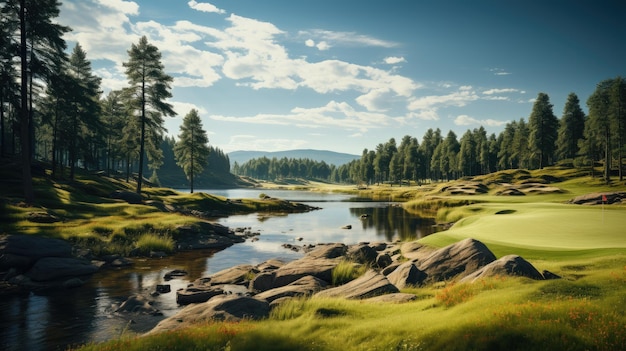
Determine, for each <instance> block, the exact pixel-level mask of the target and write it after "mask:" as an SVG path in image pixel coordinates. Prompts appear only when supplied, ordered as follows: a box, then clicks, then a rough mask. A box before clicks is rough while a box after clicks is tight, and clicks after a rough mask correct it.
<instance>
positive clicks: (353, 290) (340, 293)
mask: <svg viewBox="0 0 626 351" xmlns="http://www.w3.org/2000/svg"><path fill="white" fill-rule="evenodd" d="M398 292H400V291H399V290H398V288H397V287H396V286H395V285H393V284H391V283H390V282H389V280H388V279H387V277H385V276H384V275H382V274H380V273H377V272H376V271H374V270H369V271H367V272H366V273H365V274H363V275H362V276H361V277H359V278H357V279H355V280H353V281H351V282H349V283H346V284H344V285H341V286H338V287H335V288H330V289H327V290H322V291H320V292H318V293H317V294H315V296H320V297H344V298H346V299H367V298H370V297H374V296H379V295H384V294H392V293H398Z"/></svg>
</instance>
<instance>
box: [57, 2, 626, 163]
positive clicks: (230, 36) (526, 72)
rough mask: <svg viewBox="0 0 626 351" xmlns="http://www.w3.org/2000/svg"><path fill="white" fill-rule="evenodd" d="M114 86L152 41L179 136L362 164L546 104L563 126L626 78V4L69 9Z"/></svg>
mask: <svg viewBox="0 0 626 351" xmlns="http://www.w3.org/2000/svg"><path fill="white" fill-rule="evenodd" d="M62 3H63V5H62V6H61V16H60V18H59V19H58V21H59V22H61V23H62V24H65V25H69V26H70V27H72V29H73V31H72V32H71V33H69V34H67V35H66V37H65V39H66V41H67V42H68V46H69V48H68V50H72V49H73V47H74V45H75V44H76V43H77V42H78V43H80V44H81V46H82V47H83V49H84V50H85V51H86V52H87V57H88V58H89V59H90V60H91V61H92V65H93V66H92V67H93V69H94V71H95V73H96V74H97V75H99V76H101V77H102V78H103V81H102V85H103V86H102V87H103V90H104V91H105V93H107V92H108V91H110V90H111V89H119V88H122V87H124V86H125V85H126V84H127V79H126V76H125V75H124V69H123V67H122V63H123V62H125V61H127V60H128V54H127V50H128V49H129V48H130V46H131V44H133V43H137V42H138V40H139V38H140V37H141V36H143V35H145V36H147V38H148V41H149V42H150V43H151V44H153V45H156V46H157V47H158V48H159V50H160V51H161V53H162V55H163V64H164V66H165V71H166V73H168V74H170V75H172V76H173V77H174V83H173V89H172V93H173V98H172V99H171V100H170V103H172V104H173V105H174V108H175V110H176V112H177V113H178V116H177V117H173V118H167V119H166V123H165V126H166V128H167V129H168V134H169V135H173V136H176V135H178V134H179V133H180V131H179V126H180V124H181V122H182V119H183V117H184V116H185V115H186V114H187V113H188V112H189V111H190V110H191V109H192V108H195V109H197V110H198V111H199V113H200V116H201V118H202V122H203V125H204V129H205V130H206V131H207V132H208V134H209V141H210V144H211V145H213V146H216V147H218V148H220V149H222V150H224V151H225V152H231V151H236V150H262V151H279V150H289V149H299V148H310V149H325V150H332V151H338V152H346V153H351V154H361V152H362V150H363V149H364V148H368V149H373V148H374V147H375V146H376V144H378V143H381V142H386V141H387V140H389V138H396V141H398V142H399V141H400V139H401V138H402V137H403V136H404V135H411V136H415V137H417V138H418V140H421V137H422V136H423V135H424V132H425V131H426V130H427V129H428V128H440V129H441V130H442V132H443V133H444V134H445V133H447V132H448V131H449V130H453V131H454V132H455V133H457V135H458V137H459V138H460V137H461V135H462V134H463V133H464V132H465V131H466V130H468V129H474V128H478V127H479V126H481V125H482V126H484V127H485V129H486V130H487V132H488V133H489V134H491V133H496V134H498V133H500V132H501V131H502V129H503V128H504V125H505V124H506V123H507V122H510V121H512V120H518V119H519V118H522V117H523V118H526V119H527V118H528V116H529V115H530V112H531V109H532V104H533V101H534V98H536V96H537V94H538V93H539V92H544V93H547V94H548V95H549V97H550V101H551V102H552V104H553V105H554V113H555V115H557V116H558V117H560V116H561V115H562V112H563V106H564V104H565V100H566V98H567V95H568V94H569V93H570V92H574V93H576V94H577V95H578V97H579V98H580V100H581V107H583V109H584V110H585V111H586V110H587V108H586V105H585V102H586V100H587V98H588V96H589V95H590V94H591V93H592V92H593V90H594V89H595V85H596V84H597V83H599V82H600V81H601V80H603V79H607V78H613V77H615V76H618V75H621V76H626V45H624V38H626V20H625V19H624V18H626V17H624V16H626V11H625V10H626V3H624V2H623V1H621V0H593V1H579V0H569V1H565V0H562V1H561V0H524V1H513V0H510V1H508V0H498V1H495V0H473V1H466V0H440V1H435V0H387V1H373V0H369V1H368V0H332V1H331V0H317V1H305V0H302V1H295V0H266V1H259V0H213V1H211V2H206V1H194V0H192V1H188V0H140V1H139V0H138V1H122V0H63V1H62Z"/></svg>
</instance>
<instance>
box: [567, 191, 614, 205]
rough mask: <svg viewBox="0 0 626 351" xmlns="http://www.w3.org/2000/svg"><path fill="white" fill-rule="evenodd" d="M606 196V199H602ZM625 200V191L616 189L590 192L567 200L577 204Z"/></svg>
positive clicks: (609, 202)
mask: <svg viewBox="0 0 626 351" xmlns="http://www.w3.org/2000/svg"><path fill="white" fill-rule="evenodd" d="M605 198H606V201H604V199H605ZM624 201H626V191H616V192H608V193H591V194H585V195H580V196H577V197H575V198H573V199H571V200H569V201H568V203H570V204H577V205H601V204H602V203H603V202H604V203H605V204H614V203H622V202H624Z"/></svg>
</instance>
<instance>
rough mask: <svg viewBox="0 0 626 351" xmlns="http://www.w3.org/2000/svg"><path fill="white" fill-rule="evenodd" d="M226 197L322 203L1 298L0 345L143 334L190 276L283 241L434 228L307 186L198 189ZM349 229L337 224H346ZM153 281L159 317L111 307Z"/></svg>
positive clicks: (238, 222)
mask: <svg viewBox="0 0 626 351" xmlns="http://www.w3.org/2000/svg"><path fill="white" fill-rule="evenodd" d="M200 191H205V192H209V193H212V194H217V195H222V196H226V197H228V198H258V197H259V195H260V194H261V193H265V194H267V195H269V196H272V197H277V198H281V199H286V200H291V201H297V202H304V203H308V204H310V205H312V206H317V207H320V208H321V209H320V210H315V211H311V212H308V213H299V214H289V215H269V214H249V215H237V216H230V217H228V218H221V219H217V222H219V223H221V224H223V225H225V226H228V227H231V228H238V227H249V228H251V230H252V231H253V232H258V233H260V235H259V236H258V237H256V240H255V241H252V240H248V241H246V242H244V243H240V244H235V245H233V246H231V247H229V248H227V249H225V250H222V251H218V252H213V251H192V252H182V253H178V254H176V255H174V256H172V257H168V258H164V259H136V260H135V264H134V266H133V267H131V268H126V269H120V270H106V271H103V272H99V273H98V274H96V275H94V277H93V278H92V279H91V280H90V281H89V282H88V283H87V284H86V285H85V286H83V287H80V288H78V289H72V290H68V291H63V292H62V293H50V294H33V293H31V294H29V295H27V296H11V297H3V298H2V299H0V311H1V313H2V316H1V317H2V318H0V349H1V350H63V349H66V348H67V347H68V346H71V345H77V344H84V343H88V342H98V341H104V340H108V339H110V338H114V337H119V336H120V335H122V334H123V333H129V332H131V333H142V332H145V331H147V330H149V329H151V328H152V327H154V325H156V324H157V323H158V322H159V321H160V320H161V319H163V318H164V317H167V316H170V315H173V314H175V313H176V312H177V311H178V310H179V308H180V307H179V306H178V305H177V304H176V296H175V295H176V294H175V291H176V290H177V289H179V288H182V287H185V286H186V285H187V284H188V283H189V282H191V281H193V280H195V279H198V278H200V277H203V276H207V275H210V274H213V273H215V272H218V271H220V270H222V269H225V268H229V267H232V266H235V265H238V264H258V263H261V262H263V261H266V260H268V259H271V258H279V259H283V260H286V261H289V260H294V259H297V258H299V257H301V256H302V253H300V252H295V251H293V250H290V249H286V248H285V247H283V245H284V244H292V245H306V244H319V243H329V242H343V243H345V244H355V243H359V242H375V241H393V240H398V239H400V240H411V239H417V238H421V237H424V236H426V235H429V234H431V233H433V232H434V230H435V228H434V227H433V223H432V222H431V221H430V220H425V219H421V218H419V217H416V216H414V215H411V214H409V213H407V212H405V211H404V210H403V209H402V207H400V206H398V205H397V204H395V203H391V202H371V201H361V200H362V199H355V198H353V197H351V196H349V195H343V194H330V193H317V192H308V191H286V190H266V189H263V190H260V189H230V190H200ZM347 225H349V226H351V229H342V227H344V226H347ZM174 269H183V270H185V271H187V272H188V275H187V276H184V277H179V278H175V279H172V280H169V281H165V279H164V276H165V274H166V273H167V272H170V271H172V270H174ZM156 284H170V285H171V287H172V292H171V293H167V294H162V295H159V296H157V297H156V298H155V303H154V306H155V307H156V308H158V309H159V310H160V311H161V312H162V313H163V316H142V315H127V314H118V313H115V312H114V310H115V307H116V306H118V305H119V304H120V303H122V302H123V301H124V300H125V299H126V298H127V297H129V296H131V295H133V294H144V295H147V294H150V293H151V292H153V291H154V289H155V286H156Z"/></svg>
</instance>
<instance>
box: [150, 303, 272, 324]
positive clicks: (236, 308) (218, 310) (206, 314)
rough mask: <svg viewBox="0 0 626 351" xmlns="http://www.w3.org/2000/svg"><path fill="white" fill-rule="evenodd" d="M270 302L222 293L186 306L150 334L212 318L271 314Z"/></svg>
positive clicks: (233, 319) (259, 317) (252, 317)
mask: <svg viewBox="0 0 626 351" xmlns="http://www.w3.org/2000/svg"><path fill="white" fill-rule="evenodd" d="M269 313H270V307H269V303H268V302H267V301H265V300H261V299H257V298H254V297H249V296H238V295H220V296H216V297H214V298H212V299H210V300H209V301H207V302H204V303H200V304H193V305H189V306H186V307H185V308H183V309H182V310H180V311H179V312H178V313H176V314H175V315H173V316H170V317H168V318H166V319H164V320H162V321H161V322H159V324H157V326H156V327H154V328H153V329H152V330H151V331H150V332H148V334H155V333H159V332H164V331H169V330H174V329H178V328H184V327H188V326H190V325H192V324H199V323H203V322H207V321H211V320H218V321H234V322H236V321H240V320H242V319H254V320H258V319H262V318H266V317H268V316H269Z"/></svg>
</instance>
